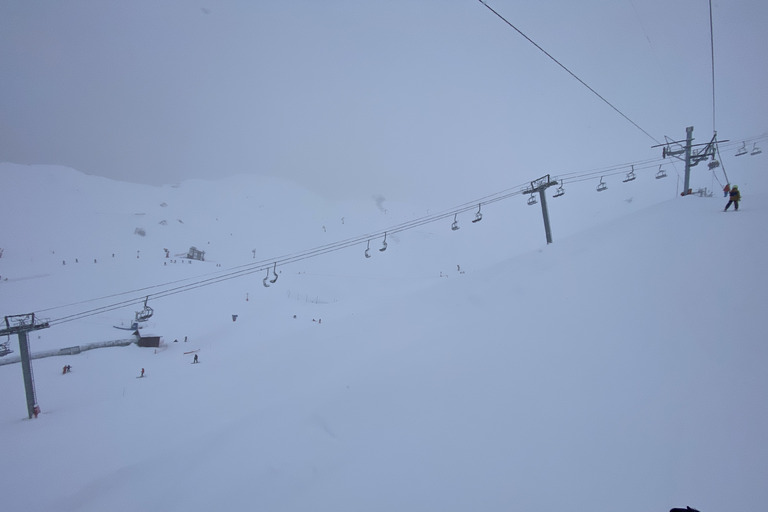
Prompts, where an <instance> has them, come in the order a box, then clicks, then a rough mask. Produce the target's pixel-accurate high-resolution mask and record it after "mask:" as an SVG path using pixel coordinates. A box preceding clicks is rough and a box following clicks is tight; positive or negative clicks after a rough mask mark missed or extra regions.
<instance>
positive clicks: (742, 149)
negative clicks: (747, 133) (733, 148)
mask: <svg viewBox="0 0 768 512" xmlns="http://www.w3.org/2000/svg"><path fill="white" fill-rule="evenodd" d="M746 154H747V143H746V142H742V143H741V147H740V148H739V150H738V151H737V152H736V156H741V155H746Z"/></svg>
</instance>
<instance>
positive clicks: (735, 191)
mask: <svg viewBox="0 0 768 512" xmlns="http://www.w3.org/2000/svg"><path fill="white" fill-rule="evenodd" d="M739 201H741V192H739V186H738V185H734V186H733V187H731V191H730V195H729V196H728V204H726V205H725V209H724V210H723V211H724V212H727V211H728V208H730V207H731V203H733V207H734V208H735V209H736V211H739Z"/></svg>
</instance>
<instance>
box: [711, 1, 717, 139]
mask: <svg viewBox="0 0 768 512" xmlns="http://www.w3.org/2000/svg"><path fill="white" fill-rule="evenodd" d="M709 46H710V53H711V55H712V132H713V133H717V128H716V124H715V31H714V28H713V23H712V0H709Z"/></svg>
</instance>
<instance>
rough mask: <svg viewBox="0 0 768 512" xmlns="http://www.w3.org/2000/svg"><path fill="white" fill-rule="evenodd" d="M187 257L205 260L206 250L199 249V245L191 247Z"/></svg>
mask: <svg viewBox="0 0 768 512" xmlns="http://www.w3.org/2000/svg"><path fill="white" fill-rule="evenodd" d="M187 258H189V259H190V260H199V261H205V251H201V250H199V249H198V248H197V247H194V246H193V247H190V248H189V251H188V252H187Z"/></svg>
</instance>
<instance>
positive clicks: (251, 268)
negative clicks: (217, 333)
mask: <svg viewBox="0 0 768 512" xmlns="http://www.w3.org/2000/svg"><path fill="white" fill-rule="evenodd" d="M765 139H768V133H764V134H762V135H758V136H753V137H747V138H744V139H739V140H736V141H734V142H730V143H724V144H720V143H719V144H718V145H717V151H718V157H719V159H720V161H721V162H722V157H721V156H720V151H719V149H720V146H721V145H722V146H723V148H724V149H730V148H732V147H736V146H738V145H739V144H741V142H740V141H741V140H752V141H761V140H765ZM659 161H660V160H658V159H650V160H643V161H637V162H633V163H634V165H635V166H636V167H637V169H643V166H644V165H645V164H650V167H653V168H655V166H656V165H657V164H658V162H659ZM633 163H623V164H619V165H613V166H607V167H603V168H598V169H594V170H591V171H586V172H585V171H575V172H565V173H553V174H554V175H556V176H557V178H558V179H564V178H567V179H568V181H569V182H571V183H576V182H581V181H588V180H592V179H595V178H596V177H597V176H600V175H605V176H612V175H614V174H618V173H619V172H620V169H622V168H625V167H627V166H631V165H632V164H633ZM670 163H671V164H672V166H673V167H676V166H675V164H676V162H675V161H674V160H671V161H670ZM613 171H615V172H613ZM723 174H725V168H724V166H723ZM725 178H726V181H728V176H727V174H725ZM525 186H527V184H525V185H519V186H517V187H513V188H509V189H505V190H502V191H499V192H496V193H494V194H489V195H486V196H483V197H481V198H478V199H475V200H473V201H470V202H467V203H464V204H463V205H459V206H457V207H454V208H451V209H449V210H444V212H445V214H444V215H442V217H445V216H448V215H453V214H454V213H456V212H459V213H463V212H464V211H468V210H471V209H474V208H475V207H477V206H479V205H487V204H492V203H495V202H497V201H502V200H505V199H508V198H510V197H512V196H514V195H518V194H520V193H521V192H520V189H521V188H523V187H525ZM436 215H437V214H436ZM442 217H434V218H431V217H429V216H428V217H422V218H419V219H414V220H413V221H410V222H409V223H403V224H402V225H399V226H397V227H394V228H393V227H391V228H388V229H387V230H386V231H389V232H390V233H397V232H400V231H404V230H406V229H410V223H414V224H413V227H419V226H421V225H423V224H422V222H421V221H422V220H425V219H426V222H425V223H428V222H431V221H433V220H439V219H440V218H442ZM429 219H432V220H429ZM382 234H383V231H381V232H376V233H368V234H366V235H361V236H358V237H355V238H353V239H347V240H344V241H341V242H337V243H341V244H343V246H344V247H348V246H349V245H347V244H348V243H350V242H351V244H350V245H355V244H356V243H362V242H364V241H366V240H367V239H369V238H375V237H377V236H381V235H382ZM330 247H331V246H328V248H330ZM300 254H303V253H300ZM294 255H295V254H286V255H282V256H278V257H277V258H274V257H272V258H267V259H264V260H260V261H256V262H251V263H247V264H244V265H238V266H235V267H230V268H229V269H226V270H221V271H216V272H212V273H206V274H201V275H198V276H192V277H187V278H184V279H178V280H175V281H169V282H165V283H160V284H156V285H151V286H146V287H143V288H137V289H133V290H129V291H125V292H119V293H115V294H111V295H105V296H101V297H96V298H93V299H87V300H82V301H77V302H72V303H68V304H63V305H60V306H53V307H49V308H45V309H40V310H38V311H37V312H38V313H44V312H48V311H54V310H57V309H63V308H68V307H73V306H78V305H82V304H88V303H92V302H98V301H103V300H107V299H113V298H116V297H122V296H125V295H131V294H137V293H138V294H141V296H142V297H144V296H145V295H146V292H147V291H150V290H157V289H164V290H160V291H159V292H158V293H165V292H167V291H168V288H167V287H168V286H172V285H175V284H179V283H184V282H188V281H192V283H190V284H189V285H183V286H180V287H177V288H172V289H171V290H176V289H180V290H183V289H184V288H186V287H187V286H195V287H196V286H197V284H198V283H201V282H208V280H205V279H204V280H201V278H204V277H207V276H213V277H211V278H210V279H211V280H212V281H211V282H216V281H217V280H219V279H221V280H227V279H228V278H229V276H234V277H240V276H241V275H249V274H251V273H254V272H261V271H263V270H264V268H265V265H271V264H272V263H273V262H274V261H276V260H277V261H278V262H280V263H281V264H282V263H284V262H288V261H291V260H290V259H291V258H292V257H293V256H294ZM150 295H153V296H154V295H155V294H150ZM142 300H143V298H132V299H127V300H125V301H121V302H117V303H115V304H120V305H121V307H122V306H125V305H130V304H138V303H140V302H141V301H142ZM98 310H100V308H94V310H88V311H98ZM63 318H69V317H63Z"/></svg>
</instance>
